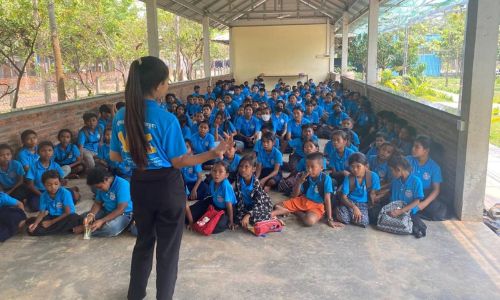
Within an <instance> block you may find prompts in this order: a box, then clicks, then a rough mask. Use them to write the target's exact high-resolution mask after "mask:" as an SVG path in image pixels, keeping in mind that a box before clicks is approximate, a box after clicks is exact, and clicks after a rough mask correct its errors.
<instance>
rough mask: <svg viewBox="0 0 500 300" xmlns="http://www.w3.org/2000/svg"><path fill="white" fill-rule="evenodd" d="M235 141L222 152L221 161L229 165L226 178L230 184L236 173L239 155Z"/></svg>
mask: <svg viewBox="0 0 500 300" xmlns="http://www.w3.org/2000/svg"><path fill="white" fill-rule="evenodd" d="M236 147H237V146H236V142H234V143H233V144H232V145H230V146H229V147H228V148H227V150H226V152H224V159H223V161H224V162H225V163H226V164H227V165H228V167H229V176H228V178H227V179H228V180H229V182H230V183H231V184H232V183H233V182H234V181H235V180H236V175H237V174H238V165H239V164H240V159H241V157H240V156H239V155H238V154H237V153H236Z"/></svg>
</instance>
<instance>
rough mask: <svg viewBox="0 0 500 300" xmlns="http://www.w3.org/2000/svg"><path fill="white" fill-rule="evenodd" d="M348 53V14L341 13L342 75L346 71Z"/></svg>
mask: <svg viewBox="0 0 500 300" xmlns="http://www.w3.org/2000/svg"><path fill="white" fill-rule="evenodd" d="M348 55H349V16H348V15H347V12H344V14H343V15H342V76H345V75H346V73H347V58H348Z"/></svg>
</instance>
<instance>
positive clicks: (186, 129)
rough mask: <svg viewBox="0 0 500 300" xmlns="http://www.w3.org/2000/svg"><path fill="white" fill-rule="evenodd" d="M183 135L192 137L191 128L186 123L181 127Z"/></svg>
mask: <svg viewBox="0 0 500 300" xmlns="http://www.w3.org/2000/svg"><path fill="white" fill-rule="evenodd" d="M181 131H182V136H183V137H184V139H191V135H192V134H191V128H190V127H189V126H188V125H187V124H186V125H184V127H182V128H181Z"/></svg>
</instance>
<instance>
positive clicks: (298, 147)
mask: <svg viewBox="0 0 500 300" xmlns="http://www.w3.org/2000/svg"><path fill="white" fill-rule="evenodd" d="M311 139H312V140H313V141H314V142H316V143H318V137H317V136H316V135H313V136H312V138H311ZM288 146H290V147H291V148H292V149H293V152H294V153H295V154H296V155H298V156H300V157H305V156H306V155H305V153H304V141H303V140H302V138H296V139H293V140H291V141H290V142H288Z"/></svg>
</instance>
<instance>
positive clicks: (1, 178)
mask: <svg viewBox="0 0 500 300" xmlns="http://www.w3.org/2000/svg"><path fill="white" fill-rule="evenodd" d="M24 174H25V172H24V169H23V166H22V165H21V163H20V162H18V161H17V160H11V161H9V164H8V166H7V170H4V169H2V168H1V167H0V185H1V186H2V187H3V188H4V189H5V190H8V189H10V188H12V187H13V186H14V185H16V183H17V181H18V177H19V176H24Z"/></svg>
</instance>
